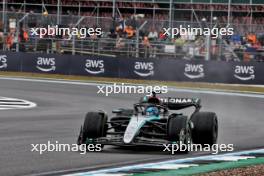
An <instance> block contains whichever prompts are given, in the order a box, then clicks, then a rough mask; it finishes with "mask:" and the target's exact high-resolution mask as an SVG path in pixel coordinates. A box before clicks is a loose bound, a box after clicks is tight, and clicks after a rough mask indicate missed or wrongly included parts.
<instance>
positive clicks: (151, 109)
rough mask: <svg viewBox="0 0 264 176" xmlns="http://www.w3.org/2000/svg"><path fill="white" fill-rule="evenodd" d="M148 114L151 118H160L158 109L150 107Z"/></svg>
mask: <svg viewBox="0 0 264 176" xmlns="http://www.w3.org/2000/svg"><path fill="white" fill-rule="evenodd" d="M146 114H147V115H149V116H152V115H153V116H158V115H159V109H158V108H157V107H149V108H147V110H146Z"/></svg>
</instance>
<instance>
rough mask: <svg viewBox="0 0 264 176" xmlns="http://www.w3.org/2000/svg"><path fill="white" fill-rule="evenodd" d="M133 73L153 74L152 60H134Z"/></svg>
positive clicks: (141, 74)
mask: <svg viewBox="0 0 264 176" xmlns="http://www.w3.org/2000/svg"><path fill="white" fill-rule="evenodd" d="M134 73H135V74H137V75H138V76H141V77H147V76H153V75H154V63H153V62H135V66H134Z"/></svg>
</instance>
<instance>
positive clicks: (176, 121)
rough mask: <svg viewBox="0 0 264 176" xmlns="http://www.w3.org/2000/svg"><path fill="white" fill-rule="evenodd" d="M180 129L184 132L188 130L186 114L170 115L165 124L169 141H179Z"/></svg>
mask: <svg viewBox="0 0 264 176" xmlns="http://www.w3.org/2000/svg"><path fill="white" fill-rule="evenodd" d="M182 130H184V133H185V134H186V133H188V132H189V131H188V130H189V125H188V118H187V116H182V115H177V116H173V117H170V118H169V120H168V125H167V131H168V139H169V141H176V142H177V141H180V137H181V136H180V133H181V132H182Z"/></svg>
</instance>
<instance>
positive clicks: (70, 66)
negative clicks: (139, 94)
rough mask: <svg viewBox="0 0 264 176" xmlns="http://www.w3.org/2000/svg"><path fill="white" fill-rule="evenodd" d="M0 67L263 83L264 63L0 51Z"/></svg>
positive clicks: (136, 77) (151, 77)
mask: <svg viewBox="0 0 264 176" xmlns="http://www.w3.org/2000/svg"><path fill="white" fill-rule="evenodd" d="M0 71H16V72H33V73H50V74H64V75H83V76H85V75H87V76H100V77H113V78H130V79H146V80H162V81H186V82H188V81H191V82H209V83H233V84H264V63H262V62H247V63H244V62H224V61H203V60H198V59H197V60H192V61H187V60H176V59H173V58H166V59H153V58H151V59H143V58H125V57H117V58H113V57H102V56H72V55H57V54H41V53H34V54H33V53H13V52H0Z"/></svg>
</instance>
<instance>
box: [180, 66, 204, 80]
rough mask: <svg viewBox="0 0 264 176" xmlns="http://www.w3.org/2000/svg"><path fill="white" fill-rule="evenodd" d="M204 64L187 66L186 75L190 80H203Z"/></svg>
mask: <svg viewBox="0 0 264 176" xmlns="http://www.w3.org/2000/svg"><path fill="white" fill-rule="evenodd" d="M203 67H204V66H203V64H185V68H184V75H185V76H186V77H188V78H190V79H198V78H203V77H204V76H205V75H204V68H203Z"/></svg>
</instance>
